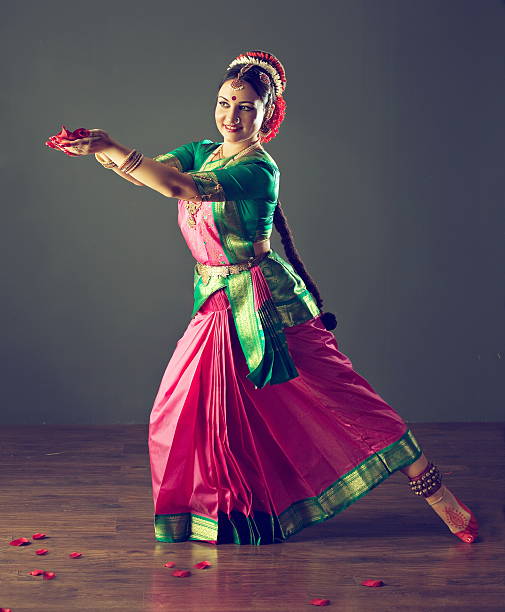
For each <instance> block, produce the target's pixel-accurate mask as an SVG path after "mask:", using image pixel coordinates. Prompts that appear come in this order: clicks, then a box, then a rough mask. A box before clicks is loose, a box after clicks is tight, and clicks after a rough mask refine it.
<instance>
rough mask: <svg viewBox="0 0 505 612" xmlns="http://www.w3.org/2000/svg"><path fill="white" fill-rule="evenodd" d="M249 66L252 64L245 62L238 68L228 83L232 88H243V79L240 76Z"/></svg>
mask: <svg viewBox="0 0 505 612" xmlns="http://www.w3.org/2000/svg"><path fill="white" fill-rule="evenodd" d="M251 68H252V64H247V65H246V66H242V68H241V69H240V72H239V73H238V74H237V76H236V77H235V78H234V79H233V81H232V82H231V83H230V85H231V88H232V89H234V90H235V91H237V90H239V89H244V81H243V80H242V77H243V76H244V74H245V73H246V72H247V71H248V70H250V69H251Z"/></svg>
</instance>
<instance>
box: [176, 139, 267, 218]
mask: <svg viewBox="0 0 505 612" xmlns="http://www.w3.org/2000/svg"><path fill="white" fill-rule="evenodd" d="M258 146H260V147H261V143H260V142H259V141H258V140H257V141H256V142H253V144H251V145H249V146H248V147H246V148H245V149H242V150H241V151H239V152H238V153H235V155H232V156H231V157H230V159H229V160H228V161H227V162H226V163H225V165H224V166H223V168H226V166H228V165H229V164H231V162H232V161H234V160H235V159H239V158H240V157H243V156H244V155H246V154H247V153H249V151H252V150H253V149H255V148H256V147H258ZM218 151H221V153H222V151H223V144H221V145H220V146H219V147H218V148H217V149H216V150H215V151H214V153H213V154H212V156H211V158H210V159H209V160H207V161H205V162H204V164H203V166H202V170H201V171H203V170H204V169H205V167H206V166H207V164H210V163H211V162H212V161H213V159H214V157H215V156H216V153H217V152H218ZM216 161H218V160H216ZM221 169H222V168H221ZM201 205H202V202H190V201H188V200H186V201H185V202H184V206H185V207H186V209H187V211H188V213H189V214H188V225H189V226H190V227H195V226H196V218H195V215H196V213H197V212H198V210H199V209H200V207H201Z"/></svg>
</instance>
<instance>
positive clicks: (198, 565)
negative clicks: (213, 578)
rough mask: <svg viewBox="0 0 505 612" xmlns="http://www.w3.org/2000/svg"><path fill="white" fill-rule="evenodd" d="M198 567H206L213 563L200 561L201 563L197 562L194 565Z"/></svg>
mask: <svg viewBox="0 0 505 612" xmlns="http://www.w3.org/2000/svg"><path fill="white" fill-rule="evenodd" d="M193 567H196V568H197V569H205V568H206V567H211V564H210V563H209V562H208V561H200V563H196V564H195V565H193Z"/></svg>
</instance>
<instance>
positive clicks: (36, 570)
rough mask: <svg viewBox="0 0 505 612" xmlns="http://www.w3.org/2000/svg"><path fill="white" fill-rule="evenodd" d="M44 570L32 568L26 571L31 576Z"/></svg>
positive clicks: (37, 574) (38, 574)
mask: <svg viewBox="0 0 505 612" xmlns="http://www.w3.org/2000/svg"><path fill="white" fill-rule="evenodd" d="M43 573H44V570H41V569H34V570H32V571H31V572H28V574H29V575H31V576H40V574H43Z"/></svg>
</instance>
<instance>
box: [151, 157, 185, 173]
mask: <svg viewBox="0 0 505 612" xmlns="http://www.w3.org/2000/svg"><path fill="white" fill-rule="evenodd" d="M153 159H154V161H157V162H161V163H162V164H165V165H167V166H171V167H173V168H177V170H179V172H182V164H181V162H180V161H179V158H178V157H177V156H176V155H173V154H172V153H162V154H161V155H157V156H156V157H153Z"/></svg>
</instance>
